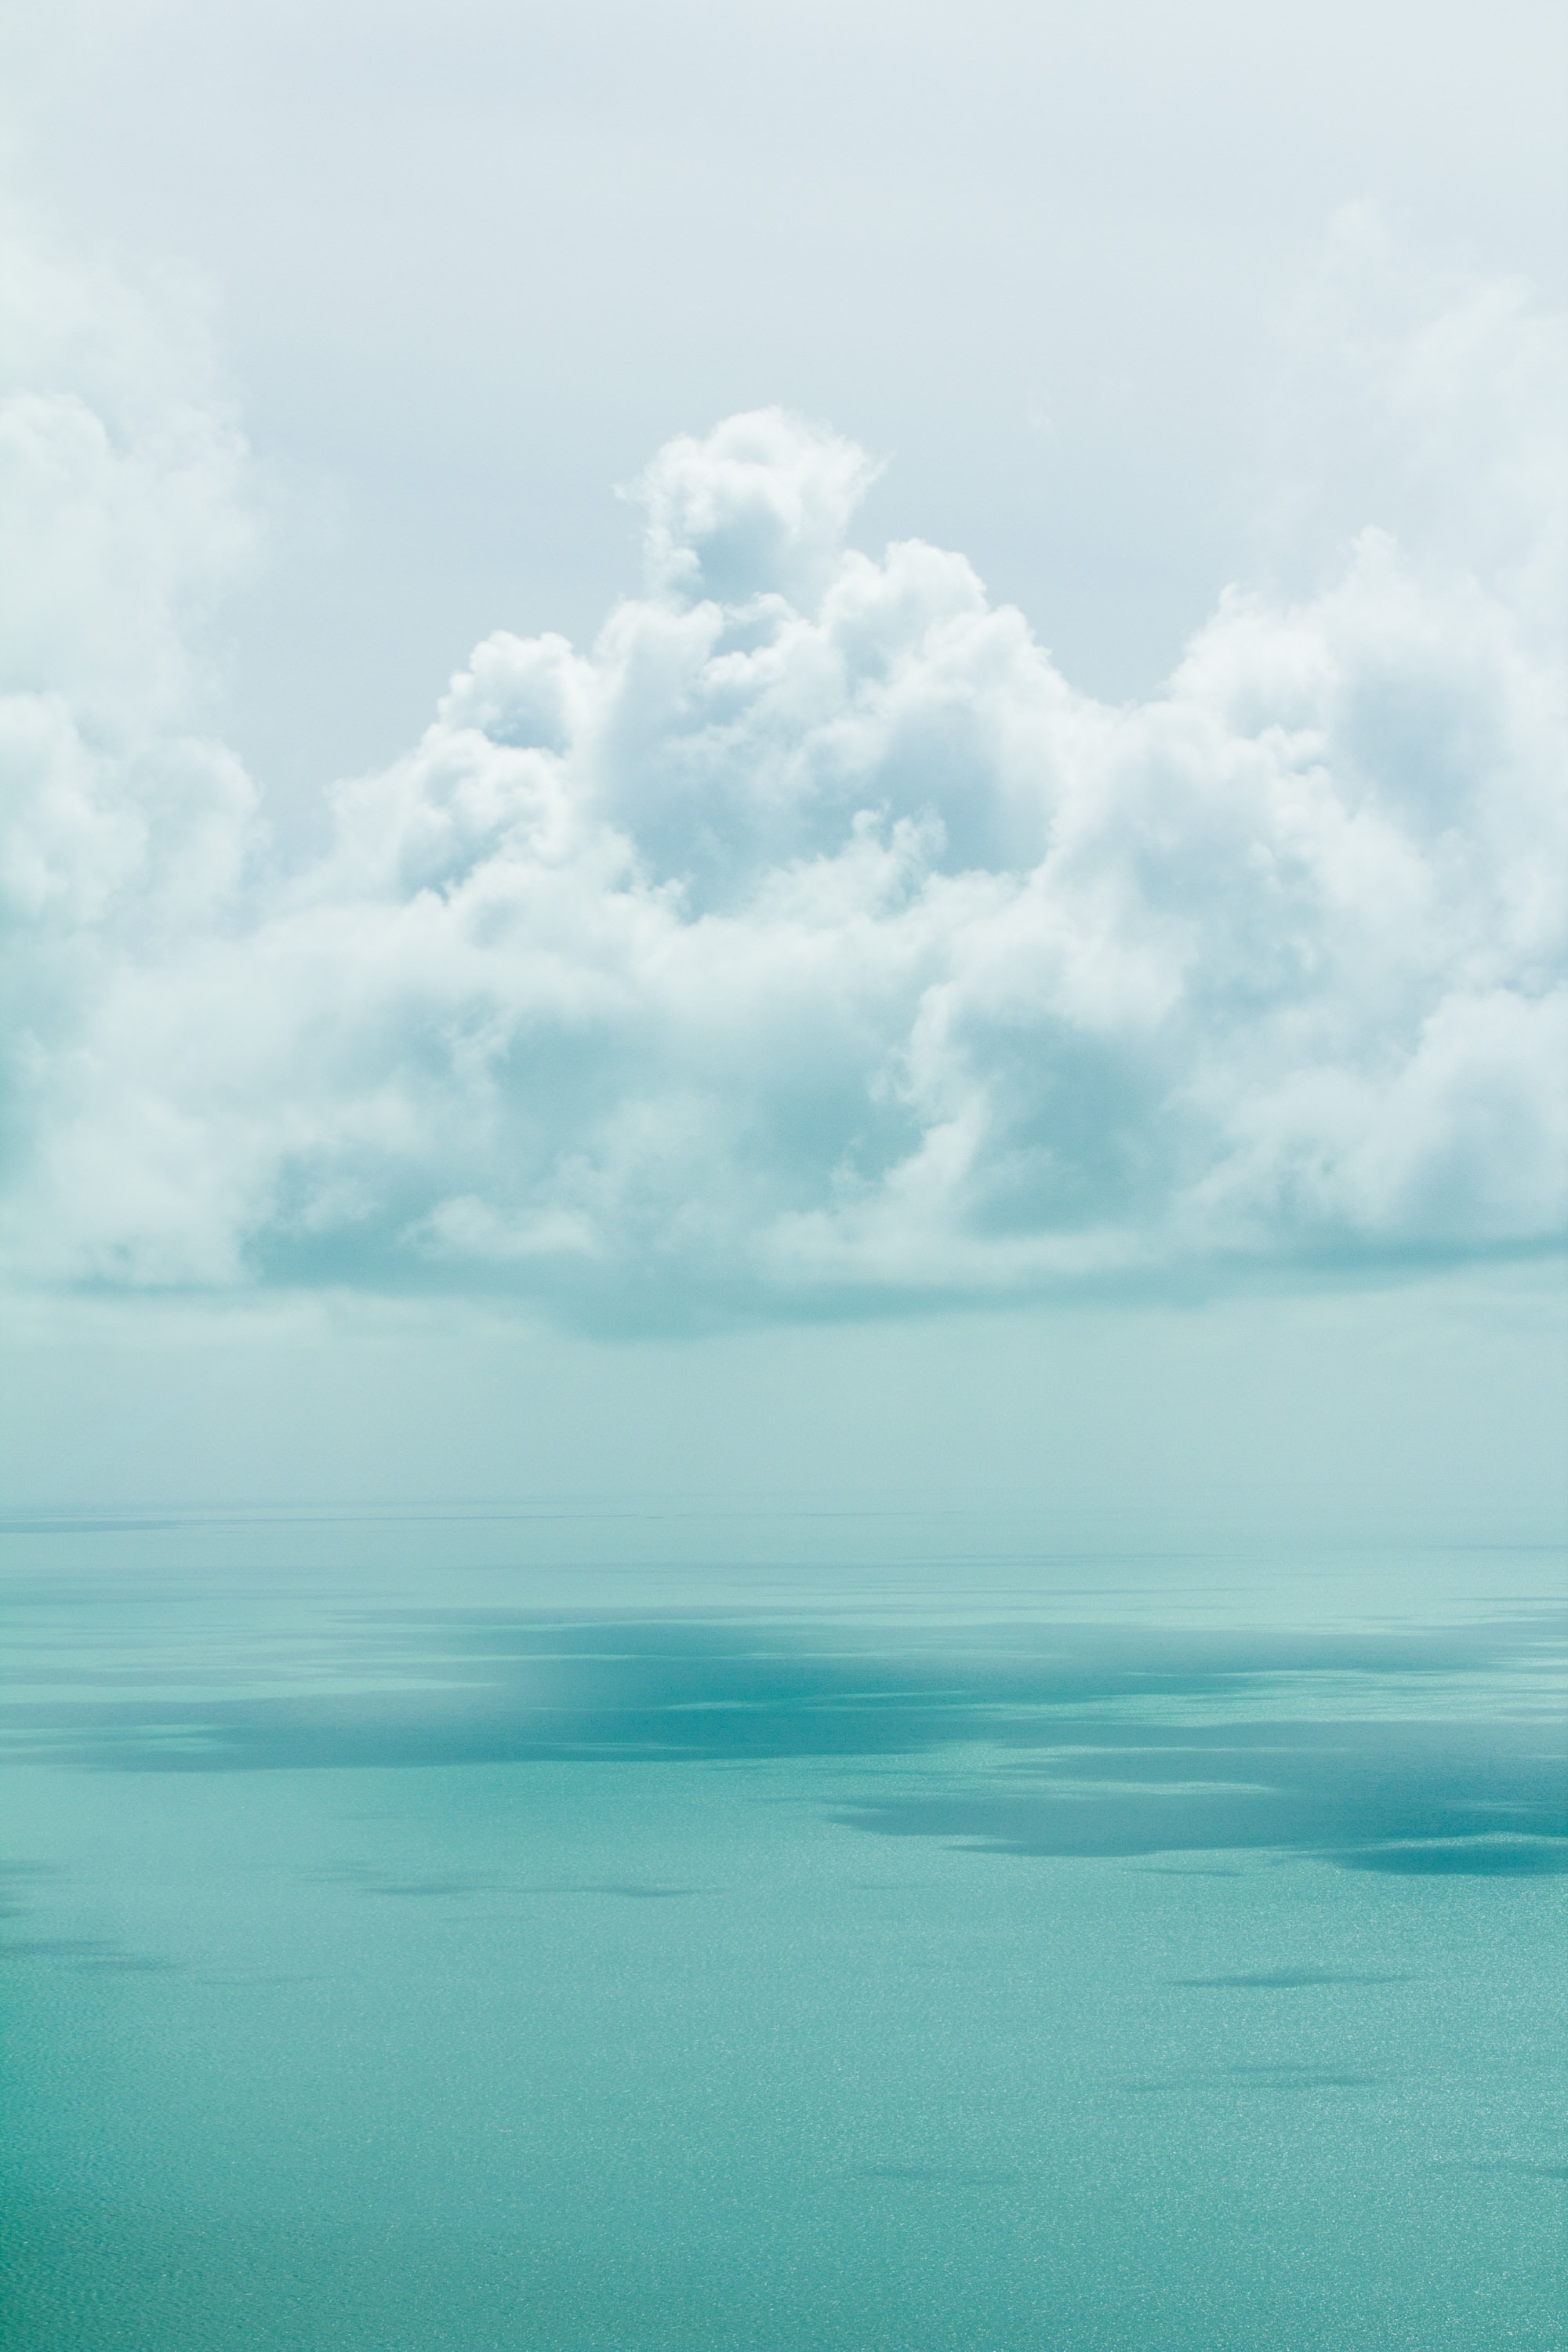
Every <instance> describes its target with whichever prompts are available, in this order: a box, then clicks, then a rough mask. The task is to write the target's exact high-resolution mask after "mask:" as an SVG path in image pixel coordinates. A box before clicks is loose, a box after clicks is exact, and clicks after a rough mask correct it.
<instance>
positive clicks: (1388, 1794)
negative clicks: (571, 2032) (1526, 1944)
mask: <svg viewBox="0 0 1568 2352" xmlns="http://www.w3.org/2000/svg"><path fill="white" fill-rule="evenodd" d="M322 1640H323V1643H324V1645H325V1646H324V1647H323V1649H322V1651H321V1661H320V1664H321V1670H322V1672H323V1675H330V1677H331V1687H330V1688H327V1689H323V1690H321V1691H319V1692H316V1691H304V1692H300V1691H298V1690H296V1691H295V1692H293V1693H290V1694H289V1695H287V1696H279V1695H278V1694H276V1693H251V1694H249V1695H244V1696H235V1695H232V1694H230V1693H228V1692H225V1691H208V1692H207V1693H206V1694H205V1695H204V1696H199V1697H196V1696H193V1697H191V1698H188V1699H185V1698H177V1697H172V1696H169V1694H168V1692H167V1691H166V1690H163V1689H160V1690H159V1691H158V1692H157V1693H156V1694H155V1695H153V1694H149V1696H147V1697H146V1698H145V1699H142V1700H137V1699H132V1698H117V1697H116V1698H104V1699H102V1700H93V1699H87V1698H82V1699H73V1700H69V1701H67V1700H63V1699H61V1700H53V1699H50V1698H48V1697H45V1696H40V1697H39V1698H38V1699H37V1700H36V1701H35V1702H33V1703H32V1704H31V1705H29V1706H17V1707H14V1708H13V1710H12V1721H13V1723H14V1725H15V1726H16V1728H17V1731H18V1734H19V1735H20V1736H21V1737H22V1738H24V1740H25V1739H26V1738H27V1737H29V1736H30V1737H32V1738H34V1740H35V1741H37V1742H38V1743H39V1745H40V1748H41V1749H42V1752H45V1753H47V1755H48V1756H49V1757H50V1758H51V1759H53V1760H55V1761H57V1762H59V1761H64V1762H67V1763H71V1764H75V1765H77V1766H79V1767H80V1766H86V1767H89V1768H91V1769H101V1770H118V1771H126V1772H160V1773H176V1772H178V1773H225V1772H259V1771H270V1770H294V1771H298V1770H306V1771H320V1770H341V1769H366V1768H371V1769H389V1770H391V1769H395V1770H418V1769H447V1768H452V1767H462V1766H475V1765H485V1766H496V1765H521V1764H527V1763H556V1764H560V1763H584V1762H591V1763H658V1762H672V1763H683V1764H706V1765H711V1766H721V1765H741V1766H743V1765H748V1764H752V1763H759V1762H766V1761H776V1760H784V1759H813V1758H816V1759H843V1760H845V1761H849V1760H853V1759H865V1760H868V1761H873V1760H891V1759H907V1758H909V1757H911V1756H931V1757H937V1756H942V1757H946V1758H949V1759H954V1760H960V1759H961V1753H962V1751H963V1750H964V1749H970V1750H978V1749H981V1748H986V1749H989V1750H991V1751H993V1754H995V1753H996V1752H997V1751H1000V1752H1001V1753H1002V1754H1003V1756H1004V1757H1005V1758H1007V1759H1011V1761H1010V1767H1009V1769H1007V1771H1006V1773H1005V1775H1004V1773H1003V1772H1002V1771H1001V1770H1000V1769H997V1766H996V1765H995V1764H994V1763H991V1764H986V1765H984V1767H981V1766H980V1764H979V1760H978V1759H976V1766H975V1769H973V1772H972V1773H971V1775H970V1776H969V1777H967V1778H966V1779H965V1780H962V1781H961V1782H960V1783H959V1784H958V1785H955V1786H952V1787H949V1788H947V1789H944V1790H938V1791H934V1792H932V1791H929V1790H928V1791H927V1792H925V1793H916V1792H912V1791H910V1792H907V1793H899V1794H896V1795H892V1796H889V1797H887V1798H879V1797H867V1798H866V1799H865V1800H863V1801H858V1802H855V1803H852V1804H850V1805H848V1806H846V1807H845V1808H843V1809H842V1810H841V1811H840V1812H839V1815H838V1818H839V1819H840V1820H841V1821H843V1822H847V1823H850V1824H852V1825H853V1826H856V1827H858V1828H860V1829H862V1830H865V1831H868V1832H873V1833H876V1834H879V1835H882V1836H897V1837H929V1838H934V1839H938V1840H941V1841H942V1842H943V1843H947V1844H949V1845H960V1846H972V1847H974V1848H977V1849H979V1850H981V1851H984V1852H987V1853H1008V1854H1016V1855H1037V1856H1041V1857H1045V1856H1082V1857H1100V1858H1118V1859H1121V1860H1123V1861H1131V1860H1137V1859H1139V1858H1142V1857H1146V1856H1152V1855H1159V1854H1178V1853H1179V1854H1184V1855H1186V1856H1189V1857H1191V1862H1190V1864H1189V1867H1194V1866H1197V1867H1201V1865H1202V1858H1203V1857H1204V1856H1205V1855H1214V1854H1217V1853H1227V1854H1238V1853H1255V1854H1258V1855H1263V1854H1273V1855H1277V1856H1289V1855H1296V1856H1300V1855H1304V1854H1312V1855H1320V1856H1323V1857H1326V1858H1328V1859H1331V1860H1332V1861H1334V1862H1336V1863H1339V1864H1343V1865H1344V1866H1346V1867H1349V1868H1354V1869H1363V1870H1372V1871H1382V1872H1384V1873H1386V1874H1406V1875H1418V1874H1426V1875H1441V1874H1449V1875H1468V1876H1473V1877H1498V1878H1500V1877H1513V1878H1520V1877H1531V1876H1541V1875H1542V1874H1549V1873H1551V1872H1553V1871H1557V1870H1561V1869H1563V1867H1565V1866H1568V1759H1564V1756H1563V1753H1562V1752H1561V1751H1562V1748H1563V1738H1562V1733H1561V1729H1560V1727H1559V1726H1558V1725H1557V1723H1556V1722H1555V1721H1554V1720H1552V1719H1550V1718H1548V1717H1545V1716H1544V1715H1542V1714H1540V1713H1537V1714H1534V1715H1530V1716H1522V1715H1514V1716H1510V1717H1507V1716H1505V1717H1501V1719H1498V1720H1492V1721H1488V1720H1486V1719H1484V1718H1483V1717H1479V1715H1478V1712H1477V1706H1476V1694H1477V1691H1478V1688H1479V1686H1480V1678H1481V1677H1482V1676H1483V1675H1486V1676H1489V1677H1490V1680H1491V1683H1492V1686H1493V1689H1494V1693H1496V1694H1497V1695H1498V1704H1499V1706H1500V1705H1501V1698H1500V1694H1501V1693H1502V1692H1503V1691H1505V1690H1506V1688H1507V1687H1508V1684H1509V1680H1510V1676H1511V1675H1514V1674H1515V1673H1517V1672H1518V1671H1519V1670H1521V1669H1525V1668H1528V1669H1529V1670H1530V1671H1531V1674H1532V1675H1535V1676H1536V1677H1539V1675H1541V1674H1542V1673H1543V1672H1544V1671H1546V1670H1548V1669H1549V1668H1550V1667H1551V1666H1552V1664H1554V1663H1556V1661H1557V1659H1558V1656H1559V1645H1558V1644H1557V1642H1556V1634H1555V1626H1554V1624H1549V1623H1548V1622H1547V1621H1545V1620H1538V1621H1532V1622H1530V1623H1527V1624H1521V1623H1520V1622H1514V1621H1511V1620H1510V1622H1507V1623H1503V1624H1498V1623H1493V1624H1490V1625H1481V1626H1477V1625H1472V1626H1468V1627H1461V1628H1458V1629H1454V1628H1447V1629H1443V1630H1440V1631H1429V1632H1422V1631H1420V1630H1419V1629H1416V1630H1414V1631H1411V1630H1406V1631H1403V1632H1378V1633H1365V1634H1358V1633H1324V1634H1316V1633H1300V1632H1289V1631H1287V1632H1271V1631H1265V1632H1258V1631H1247V1630H1245V1629H1243V1630H1237V1629H1234V1628H1219V1629H1207V1628H1199V1629H1195V1630H1194V1629H1176V1630H1169V1629H1164V1630H1163V1629H1160V1628H1157V1627H1156V1628H1149V1627H1142V1626H1132V1627H1128V1626H1121V1627H1105V1626H1092V1625H1090V1626H1084V1625H1041V1624H1038V1623H1036V1624H1032V1625H1008V1626H996V1625H990V1626H984V1627H976V1626H973V1625H969V1626H964V1627H959V1628H952V1627H949V1628H945V1629H940V1630H938V1629H921V1628H911V1627H909V1626H889V1624H887V1623H883V1624H881V1625H877V1624H868V1623H865V1622H855V1623H844V1622H838V1621H837V1620H833V1619H825V1618H806V1617H792V1618H788V1619H784V1618H779V1617H776V1616H767V1615H765V1614H763V1613H762V1612H757V1611H728V1612H725V1611H711V1610H710V1611H697V1612H677V1611H656V1612H607V1611H605V1612H589V1613H584V1612H577V1613H573V1612H562V1611H545V1612H521V1611H506V1610H403V1611H387V1612H365V1613H364V1614H363V1615H356V1616H353V1617H352V1618H351V1617H341V1618H338V1619H336V1620H334V1621H332V1622H331V1626H330V1628H329V1630H328V1632H327V1633H325V1634H323V1636H322ZM351 1659H352V1672H353V1674H354V1675H356V1676H357V1686H352V1687H349V1688H346V1689H345V1688H344V1687H343V1683H344V1680H345V1677H346V1675H347V1674H348V1673H349V1672H350V1671H351V1664H350V1661H351ZM1461 1685H1462V1686H1463V1688H1464V1690H1465V1692H1466V1695H1467V1696H1466V1711H1465V1713H1464V1714H1462V1715H1457V1716H1455V1717H1451V1718H1449V1719H1445V1701H1446V1699H1447V1694H1448V1692H1449V1691H1451V1690H1457V1689H1458V1688H1459V1687H1460V1686H1461ZM1357 1691H1366V1692H1369V1693H1374V1694H1375V1695H1376V1696H1377V1698H1378V1702H1379V1704H1378V1706H1377V1707H1376V1708H1375V1709H1373V1710H1372V1711H1370V1712H1369V1711H1367V1710H1365V1709H1364V1707H1363V1709H1362V1710H1361V1711H1359V1712H1358V1711H1356V1706H1355V1699H1354V1694H1355V1693H1356V1692H1357ZM1417 1703H1418V1704H1419V1707H1420V1712H1419V1713H1417V1712H1416V1711H1415V1708H1416V1706H1417ZM1531 1705H1532V1706H1537V1707H1539V1706H1540V1705H1541V1702H1540V1700H1539V1698H1537V1697H1534V1696H1532V1698H1531ZM955 1751H956V1752H958V1755H957V1756H955ZM460 1880H461V1874H452V1873H448V1872H445V1871H442V1872H433V1873H430V1874H417V1873H416V1874H409V1875H406V1876H401V1877H397V1878H394V1877H392V1876H390V1875H388V1876H386V1877H384V1878H383V1879H380V1880H378V1881H375V1882H374V1885H373V1883H372V1882H370V1881H367V1882H366V1884H367V1891H380V1892H383V1893H387V1894H391V1893H396V1892H401V1893H404V1894H406V1895H411V1896H416V1895H458V1894H461V1893H465V1892H470V1891H478V1889H477V1888H475V1887H472V1886H469V1885H464V1884H462V1883H460Z"/></svg>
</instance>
